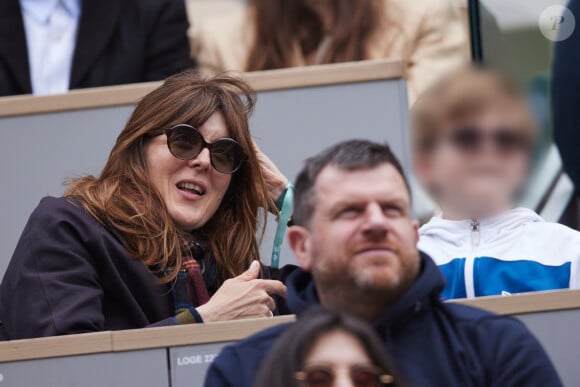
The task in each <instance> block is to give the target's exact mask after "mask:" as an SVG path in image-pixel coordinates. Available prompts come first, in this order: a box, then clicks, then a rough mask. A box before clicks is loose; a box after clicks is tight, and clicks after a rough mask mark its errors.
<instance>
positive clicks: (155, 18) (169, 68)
mask: <svg viewBox="0 0 580 387" xmlns="http://www.w3.org/2000/svg"><path fill="white" fill-rule="evenodd" d="M188 27H189V23H188V20H187V13H186V10H185V2H184V0H82V13H81V17H80V20H79V25H78V32H77V40H76V47H75V51H74V55H73V64H72V71H71V76H70V84H69V88H70V89H78V88H85V87H96V86H107V85H117V84H124V83H135V82H147V81H155V80H161V79H164V78H166V77H167V76H169V75H172V74H174V73H177V72H179V71H181V70H184V69H186V68H190V67H192V66H194V62H193V60H192V59H191V57H190V48H189V40H188V37H187V29H188ZM31 92H32V87H31V81H30V70H29V61H28V51H27V46H26V35H25V30H24V23H23V20H22V14H21V9H20V4H19V1H18V0H0V96H5V95H15V94H29V93H31Z"/></svg>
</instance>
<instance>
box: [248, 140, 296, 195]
mask: <svg viewBox="0 0 580 387" xmlns="http://www.w3.org/2000/svg"><path fill="white" fill-rule="evenodd" d="M254 147H256V155H257V156H258V161H259V162H260V169H261V170H262V176H264V180H265V181H266V185H267V186H268V192H270V198H272V200H274V201H276V200H277V199H278V198H279V197H280V195H282V192H284V190H285V189H286V185H287V184H288V179H287V178H286V176H284V175H283V174H282V172H280V170H279V169H278V167H277V166H276V164H274V163H273V162H272V160H270V158H269V157H268V156H266V154H265V153H264V152H262V150H260V147H258V145H257V144H256V143H255V142H254Z"/></svg>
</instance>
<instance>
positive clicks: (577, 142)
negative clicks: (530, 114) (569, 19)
mask: <svg viewBox="0 0 580 387" xmlns="http://www.w3.org/2000/svg"><path fill="white" fill-rule="evenodd" d="M568 8H569V9H570V11H572V13H573V14H574V16H575V17H576V29H575V30H574V32H573V33H572V35H571V36H570V37H569V38H568V39H566V40H563V41H561V42H557V43H556V44H555V45H554V47H555V49H554V63H553V68H552V112H553V113H552V114H553V120H554V138H555V140H556V144H557V145H558V148H559V149H560V154H561V155H562V161H563V163H564V170H565V171H566V172H567V173H568V175H569V176H570V178H571V179H572V181H573V182H574V186H575V187H576V191H577V192H578V191H580V109H579V107H580V31H579V30H578V29H579V28H580V0H571V1H570V3H569V4H568Z"/></svg>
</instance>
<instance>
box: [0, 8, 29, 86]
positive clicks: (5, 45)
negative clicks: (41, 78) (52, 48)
mask: <svg viewBox="0 0 580 387" xmlns="http://www.w3.org/2000/svg"><path fill="white" fill-rule="evenodd" d="M0 15H4V17H3V18H2V19H3V20H2V23H0V60H2V61H4V62H5V63H6V64H7V67H8V70H9V71H10V73H11V76H12V78H13V79H14V80H15V81H16V83H17V84H18V86H19V87H20V90H19V91H20V93H23V94H30V93H32V85H31V83H30V67H29V63H28V50H27V46H26V35H25V32H24V22H23V21H22V13H21V10H20V4H19V2H18V0H2V1H0Z"/></svg>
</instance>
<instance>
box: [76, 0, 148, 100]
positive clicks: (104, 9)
mask: <svg viewBox="0 0 580 387" xmlns="http://www.w3.org/2000/svg"><path fill="white" fill-rule="evenodd" d="M121 3H122V2H121V1H119V0H100V1H87V0H84V1H83V3H82V14H81V18H80V20H79V27H78V32H77V42H76V47H75V53H74V57H73V67H72V73H71V77H70V88H71V89H74V88H78V87H79V86H80V84H81V82H82V80H83V78H84V77H85V76H86V75H87V73H88V72H89V70H90V69H91V67H92V65H93V64H94V63H95V61H96V60H97V59H98V57H99V56H100V55H101V53H102V52H103V50H105V48H106V47H107V44H108V43H109V41H110V40H111V37H112V36H113V33H114V30H115V26H116V25H117V21H118V19H119V17H120V4H121ZM135 33H139V32H138V31H135Z"/></svg>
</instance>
